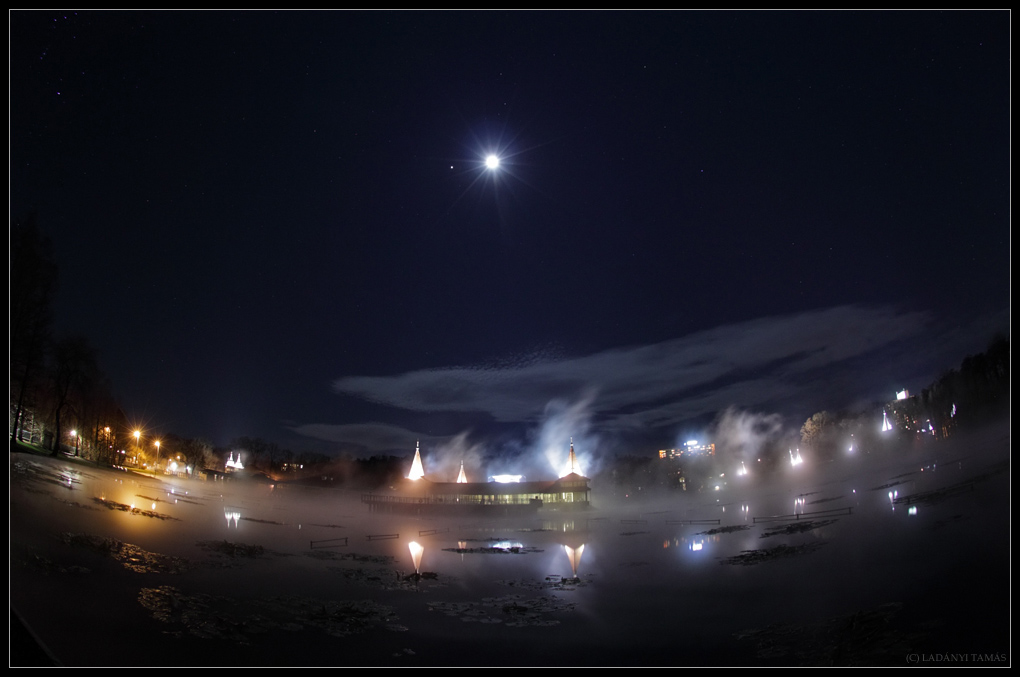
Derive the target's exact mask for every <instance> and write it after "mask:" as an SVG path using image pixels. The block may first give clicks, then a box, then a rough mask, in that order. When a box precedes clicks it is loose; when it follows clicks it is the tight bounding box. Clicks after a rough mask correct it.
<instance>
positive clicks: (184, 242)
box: [10, 11, 1010, 453]
mask: <svg viewBox="0 0 1020 677" xmlns="http://www.w3.org/2000/svg"><path fill="white" fill-rule="evenodd" d="M10 19H11V62H10V63H11V74H10V75H11V86H10V99H11V146H10V148H11V184H10V190H11V217H12V218H15V219H17V218H23V217H24V216H25V215H27V214H28V213H29V212H30V211H33V210H34V211H35V212H36V213H37V214H38V219H39V224H40V226H41V227H42V229H43V230H44V231H45V232H46V233H47V234H49V235H50V236H51V237H52V238H53V240H54V242H55V245H56V251H57V257H58V262H59V265H60V271H61V288H60V296H59V304H58V328H60V329H61V330H64V331H73V332H78V333H82V334H85V335H86V336H87V337H88V338H89V339H90V340H91V341H92V343H93V344H95V346H96V347H97V348H98V349H99V351H100V354H101V359H102V364H103V367H104V369H105V370H106V372H107V373H108V374H109V375H110V377H111V378H112V380H113V383H114V386H115V388H116V391H117V393H118V395H119V397H120V399H121V401H122V403H123V405H124V408H125V410H126V411H127V412H128V413H129V415H130V416H131V417H132V418H133V419H134V420H137V421H139V422H140V423H141V424H143V425H145V426H147V427H148V428H149V429H151V430H153V431H158V432H161V433H166V432H175V433H178V434H181V435H184V436H188V437H192V436H202V437H206V438H209V439H211V440H212V441H214V442H217V443H226V442H228V441H229V440H231V439H233V438H234V437H236V436H239V435H250V436H262V437H266V438H269V439H273V440H276V441H278V442H280V443H281V444H282V445H283V446H287V447H290V448H292V449H295V450H300V449H317V450H324V451H339V450H341V449H345V450H350V451H354V452H357V453H377V452H381V451H391V450H401V451H406V450H408V449H409V448H411V447H413V441H414V440H415V439H417V438H419V437H420V438H421V439H422V440H424V441H425V442H423V445H425V444H428V445H432V446H436V445H441V444H442V443H443V442H444V440H447V439H448V438H450V437H452V436H455V435H457V434H458V433H462V432H465V431H467V432H468V435H467V439H468V440H469V441H470V443H472V444H477V445H482V446H485V445H488V446H490V447H492V448H498V447H499V446H500V445H505V446H510V447H513V446H515V445H518V446H519V445H528V444H532V443H534V442H535V440H537V439H539V438H541V437H543V436H544V435H546V434H547V432H548V426H550V424H551V421H553V420H554V419H555V421H557V422H560V423H562V422H564V420H565V421H566V425H565V426H564V427H563V431H564V432H566V431H569V430H573V431H575V432H576V434H577V435H578V437H580V438H582V439H584V440H585V441H586V442H587V443H588V444H589V446H596V445H600V446H601V447H602V448H603V450H609V451H612V450H631V451H634V452H644V451H649V450H654V449H657V448H660V447H662V446H671V445H673V444H674V442H675V441H676V439H677V438H680V437H684V436H686V435H689V434H691V433H692V432H696V431H697V430H698V429H699V428H700V427H702V426H704V424H705V423H706V422H707V421H710V420H711V419H712V417H713V416H714V415H715V413H716V412H719V411H722V410H724V409H725V408H727V407H736V408H737V409H747V410H752V411H760V412H779V413H781V414H783V415H784V416H785V417H787V420H788V422H789V424H790V425H791V427H795V426H799V424H800V423H802V422H803V420H804V419H805V418H806V417H807V416H809V415H810V414H811V413H813V412H814V411H817V410H819V409H821V408H839V407H842V406H850V405H853V404H855V403H859V402H862V401H869V400H875V399H884V398H888V397H890V396H891V394H892V392H893V391H894V390H895V389H898V388H902V387H907V388H911V389H915V390H918V389H920V388H921V387H923V386H925V385H927V384H928V383H929V382H930V381H931V380H932V379H934V378H935V377H937V376H938V374H939V373H940V372H941V371H942V370H944V369H946V368H948V367H952V366H956V365H957V364H958V363H959V361H960V360H961V359H962V357H963V356H964V355H965V354H967V353H973V352H978V351H980V350H983V349H984V348H985V347H986V346H987V344H988V342H989V341H990V339H991V338H992V335H993V334H994V332H995V331H1002V332H1008V327H1009V307H1010V295H1009V270H1010V268H1009V264H1010V256H1009V252H1010V229H1009V218H1010V212H1009V204H1010V203H1009V196H1010V194H1009V174H1010V161H1009V157H1010V156H1009V147H1010V146H1009V132H1010V127H1009V120H1010V117H1009V113H1010V105H1009V104H1010V96H1009V95H1010V76H1009V73H1010V71H1009V65H1010V64H1009V50H1010V42H1009V37H1010V33H1009V13H1008V12H1001V11H1000V12H810V13H796V12H754V13H745V12H666V13H656V12H569V13H561V12H509V13H508V12H456V13H449V12H420V13H412V12H370V13H362V12H330V13H317V12H130V13H119V12H78V13H59V12H12V13H11V15H10ZM492 151H496V152H498V153H499V154H500V155H501V157H502V160H503V164H502V165H501V167H500V168H499V169H498V170H497V171H495V172H491V171H488V170H485V169H484V167H483V165H482V161H483V159H484V156H485V154H486V153H488V152H492ZM564 417H566V418H565V419H564ZM553 427H556V426H553ZM557 429H558V428H557ZM543 431H545V432H543ZM463 439H464V438H461V440H462V441H463Z"/></svg>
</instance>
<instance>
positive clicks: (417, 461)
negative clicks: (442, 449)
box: [407, 442, 425, 480]
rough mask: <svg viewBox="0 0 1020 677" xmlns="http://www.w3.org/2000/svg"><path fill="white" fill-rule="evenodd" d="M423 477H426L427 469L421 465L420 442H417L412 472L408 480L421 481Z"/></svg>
mask: <svg viewBox="0 0 1020 677" xmlns="http://www.w3.org/2000/svg"><path fill="white" fill-rule="evenodd" d="M422 477H425V469H424V468H423V467H422V465H421V451H419V449H418V442H415V444H414V462H413V463H411V472H410V473H408V475H407V479H409V480H420V479H421V478H422Z"/></svg>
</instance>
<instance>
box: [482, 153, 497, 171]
mask: <svg viewBox="0 0 1020 677" xmlns="http://www.w3.org/2000/svg"><path fill="white" fill-rule="evenodd" d="M485 166H486V167H488V168H489V169H495V168H496V167H499V158H498V157H496V156H495V155H489V156H488V157H486V158H485Z"/></svg>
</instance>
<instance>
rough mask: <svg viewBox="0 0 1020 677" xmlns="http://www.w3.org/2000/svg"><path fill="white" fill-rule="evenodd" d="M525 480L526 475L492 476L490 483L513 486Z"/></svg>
mask: <svg viewBox="0 0 1020 677" xmlns="http://www.w3.org/2000/svg"><path fill="white" fill-rule="evenodd" d="M523 479H524V475H492V476H491V477H489V481H490V482H499V483H500V484H512V483H515V482H520V481H521V480H523Z"/></svg>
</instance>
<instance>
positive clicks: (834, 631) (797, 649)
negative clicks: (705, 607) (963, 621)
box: [736, 603, 922, 667]
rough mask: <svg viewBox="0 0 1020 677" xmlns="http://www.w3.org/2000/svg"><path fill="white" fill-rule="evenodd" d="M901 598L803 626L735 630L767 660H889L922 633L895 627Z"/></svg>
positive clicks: (843, 662)
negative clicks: (751, 643) (865, 609)
mask: <svg viewBox="0 0 1020 677" xmlns="http://www.w3.org/2000/svg"><path fill="white" fill-rule="evenodd" d="M902 609H903V605H902V604H900V603H888V604H883V605H881V606H879V607H877V608H874V609H870V610H867V611H858V612H856V613H853V614H850V615H849V616H838V617H835V618H830V619H827V620H823V621H820V622H818V623H810V624H803V625H770V626H768V627H765V628H760V629H756V630H748V631H745V632H742V633H738V634H737V635H736V638H737V639H738V640H744V641H750V642H753V643H754V645H755V648H756V652H757V655H758V658H759V659H760V660H761V661H763V663H765V664H776V665H795V666H847V667H849V666H871V665H887V664H888V663H889V659H890V657H891V656H907V655H908V654H909V653H910V652H911V651H915V650H916V647H917V645H918V642H919V641H920V639H921V638H922V635H920V634H918V633H906V632H903V631H901V630H898V629H896V628H895V627H894V626H893V623H892V622H893V620H894V619H895V618H896V616H897V615H898V614H899V613H900V612H901V611H902Z"/></svg>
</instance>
